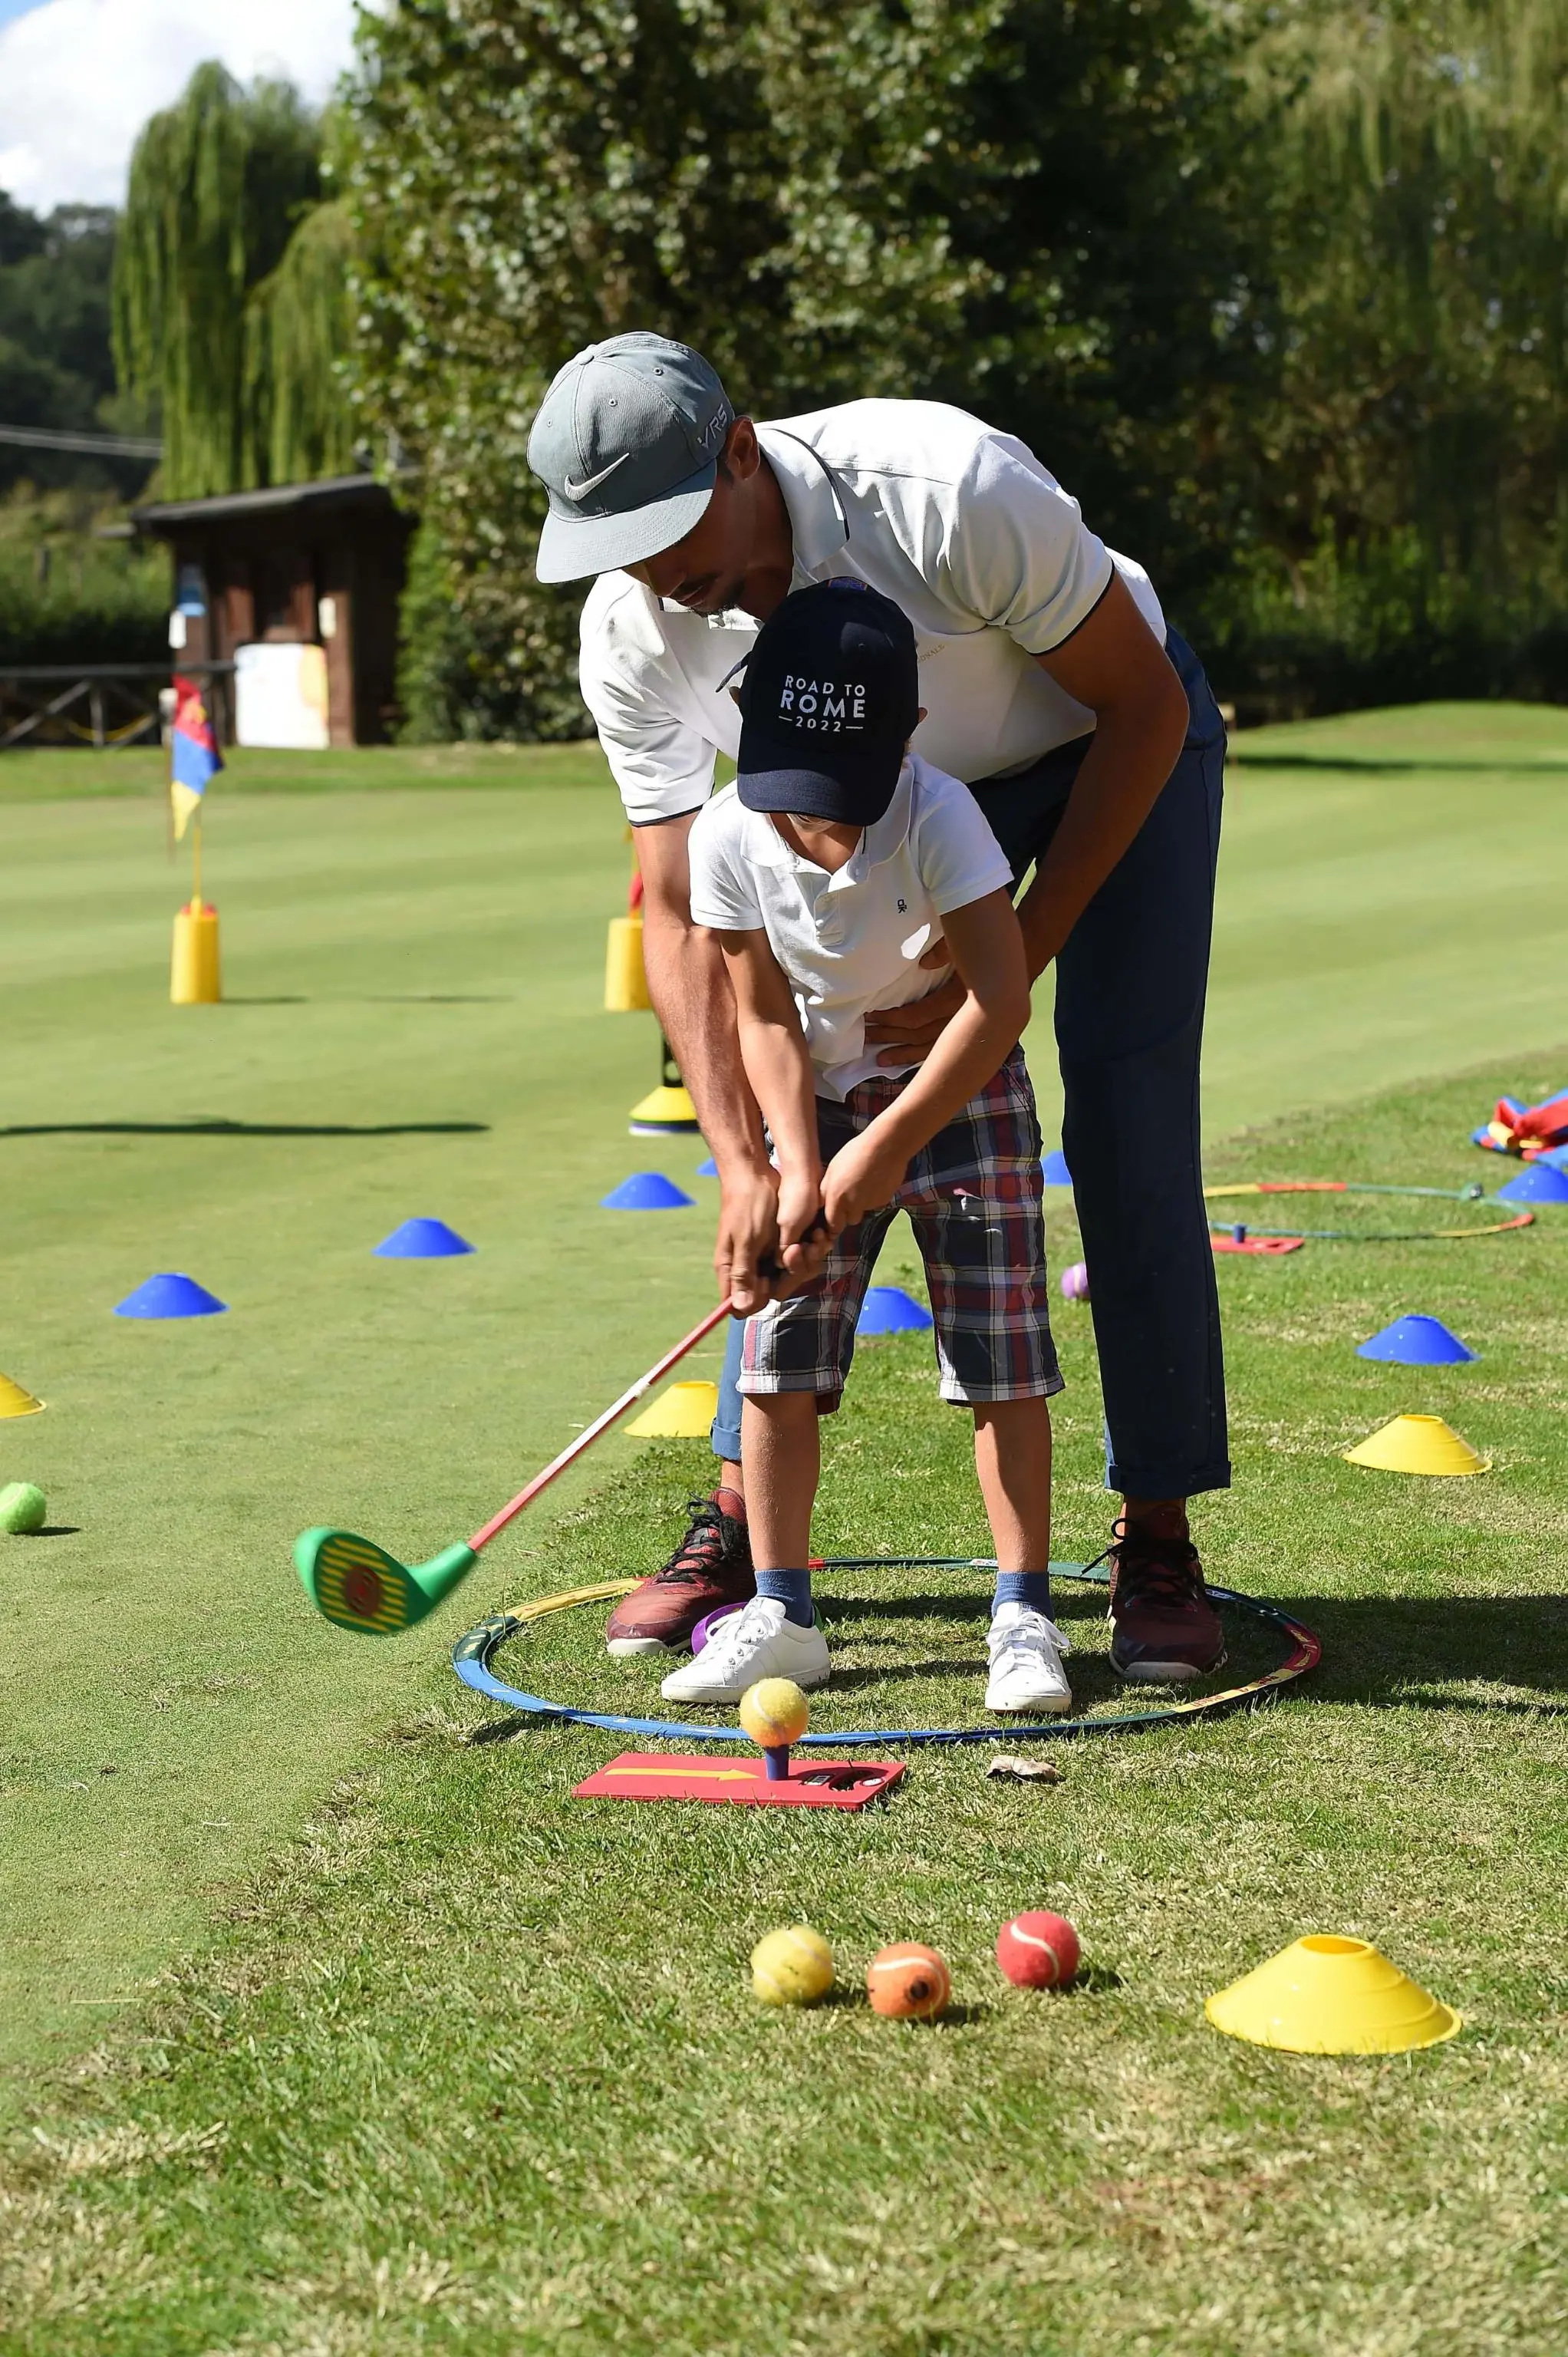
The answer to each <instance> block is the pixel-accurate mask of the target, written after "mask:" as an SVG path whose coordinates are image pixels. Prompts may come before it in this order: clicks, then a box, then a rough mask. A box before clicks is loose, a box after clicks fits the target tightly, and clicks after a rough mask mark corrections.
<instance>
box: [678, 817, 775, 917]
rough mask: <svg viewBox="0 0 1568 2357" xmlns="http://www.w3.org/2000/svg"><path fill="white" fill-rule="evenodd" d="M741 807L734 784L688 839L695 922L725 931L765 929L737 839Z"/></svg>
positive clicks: (695, 822) (697, 822)
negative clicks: (736, 798) (737, 801)
mask: <svg viewBox="0 0 1568 2357" xmlns="http://www.w3.org/2000/svg"><path fill="white" fill-rule="evenodd" d="M738 808H739V805H738V803H736V800H735V790H734V788H733V787H731V788H729V789H728V790H727V791H725V792H724V793H722V794H720V795H719V796H718V797H717V798H716V799H715V800H714V801H713V802H708V803H707V804H706V805H705V806H704V807H703V809H702V810H700V811H699V812H698V813H697V815H696V818H695V819H694V820H693V824H692V832H691V834H689V835H688V837H687V838H686V852H687V856H688V858H689V859H690V861H691V866H692V922H693V924H694V925H710V926H712V928H713V930H714V931H715V932H719V933H757V932H761V931H764V930H765V922H764V919H763V914H762V906H761V903H760V901H759V900H758V899H757V890H756V887H755V885H754V884H753V881H752V877H751V871H750V869H749V868H748V867H747V866H746V861H745V860H744V859H743V858H742V856H741V855H740V848H739V845H738V844H737V842H736V826H735V814H736V811H737V810H738Z"/></svg>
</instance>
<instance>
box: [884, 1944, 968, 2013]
mask: <svg viewBox="0 0 1568 2357" xmlns="http://www.w3.org/2000/svg"><path fill="white" fill-rule="evenodd" d="M865 1992H866V1995H867V1996H869V1997H870V1999H871V2010H872V2011H873V2013H885V2014H887V2015H889V2016H891V2018H893V2019H894V2020H896V2021H930V2020H932V2019H934V2018H935V2017H936V2016H937V2015H938V2014H939V2013H945V2012H946V2011H947V2007H948V2000H949V1998H950V1996H952V1978H951V1975H950V1973H949V1971H948V1968H947V1966H946V1964H944V1963H943V1962H942V1959H941V1958H940V1956H939V1955H938V1953H937V1952H936V1950H935V1949H934V1948H922V1947H921V1945H920V1943H919V1942H918V1940H897V1941H895V1942H894V1943H893V1945H892V1946H891V1947H890V1948H878V1950H877V1952H876V1953H875V1955H874V1956H873V1958H872V1959H871V1963H870V1965H869V1966H868V1968H867V1971H866V1975H865Z"/></svg>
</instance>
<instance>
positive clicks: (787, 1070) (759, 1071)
mask: <svg viewBox="0 0 1568 2357" xmlns="http://www.w3.org/2000/svg"><path fill="white" fill-rule="evenodd" d="M716 938H717V939H718V941H719V942H722V943H723V946H724V960H725V967H726V968H727V970H728V974H729V979H730V984H731V986H732V987H733V989H734V992H735V1004H736V1029H737V1031H738V1034H739V1039H740V1052H741V1058H742V1060H743V1062H744V1063H745V1066H746V1078H747V1079H748V1080H749V1082H751V1086H752V1089H753V1092H755V1095H756V1098H757V1103H758V1105H759V1106H760V1107H761V1109H762V1117H763V1119H764V1120H765V1121H766V1122H767V1124H768V1135H769V1136H770V1137H771V1139H772V1140H773V1148H774V1152H775V1153H776V1154H777V1155H778V1157H779V1249H778V1258H779V1263H780V1264H781V1265H782V1267H783V1269H784V1272H785V1275H784V1279H783V1281H782V1282H780V1281H779V1280H778V1279H777V1278H776V1279H775V1281H774V1284H773V1286H772V1290H773V1293H774V1295H775V1296H776V1297H782V1296H783V1295H784V1294H787V1293H790V1292H792V1291H793V1290H794V1288H795V1286H797V1285H800V1284H802V1283H804V1282H805V1281H806V1280H807V1279H809V1278H811V1277H812V1276H814V1275H816V1273H817V1269H818V1267H819V1266H820V1265H821V1262H822V1254H823V1250H824V1246H823V1245H822V1244H820V1243H806V1241H805V1237H806V1231H807V1230H808V1228H810V1227H811V1225H812V1224H813V1222H815V1221H816V1219H817V1216H818V1213H819V1211H820V1209H821V1206H822V1153H821V1150H820V1146H819V1144H818V1138H817V1092H816V1082H815V1076H814V1074H813V1073H812V1071H811V1058H810V1056H809V1055H808V1054H807V1052H806V1039H805V1034H804V1032H803V1031H802V1030H801V1028H800V1009H799V1007H798V1006H796V1004H795V998H794V994H793V992H792V991H791V990H790V988H789V982H788V980H787V978H786V976H785V974H784V971H783V968H782V967H781V966H780V965H779V961H778V959H777V958H776V957H775V956H774V954H773V951H772V949H771V947H770V946H769V943H768V936H767V934H766V933H765V932H759V931H748V932H734V933H732V932H723V933H720V934H718V935H717V936H716Z"/></svg>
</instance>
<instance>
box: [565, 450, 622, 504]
mask: <svg viewBox="0 0 1568 2357" xmlns="http://www.w3.org/2000/svg"><path fill="white" fill-rule="evenodd" d="M630 456H631V452H630V451H629V450H623V451H622V452H621V454H620V457H618V458H612V459H611V460H610V463H609V465H608V466H607V467H604V468H601V469H600V471H599V472H598V473H597V474H596V475H588V476H586V477H585V479H584V480H583V481H582V482H580V483H575V482H574V481H573V480H572V478H571V476H570V475H567V476H565V477H564V478H563V479H562V484H561V489H562V490H564V492H565V494H566V497H567V498H568V499H569V500H585V499H586V498H587V496H588V493H589V492H590V491H596V490H598V488H599V485H600V484H601V483H607V482H608V481H609V479H610V477H611V476H612V475H613V474H614V473H615V470H616V468H618V467H624V466H625V464H626V462H627V460H628V458H629V457H630Z"/></svg>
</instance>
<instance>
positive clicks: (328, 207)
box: [244, 201, 354, 483]
mask: <svg viewBox="0 0 1568 2357" xmlns="http://www.w3.org/2000/svg"><path fill="white" fill-rule="evenodd" d="M353 267H354V230H353V224H352V222H351V221H350V219H349V210H348V207H347V205H345V204H344V203H342V202H341V201H335V202H332V203H329V204H320V205H315V206H313V207H312V208H311V210H310V211H309V212H307V213H306V216H305V219H304V220H303V221H301V222H300V224H299V227H298V228H297V229H296V230H295V233H294V235H293V236H292V237H291V238H290V240H289V242H288V244H287V246H286V247H285V250H284V257H283V260H282V261H281V262H280V263H279V264H278V266H277V268H276V269H275V270H274V271H273V272H272V274H270V276H268V277H266V278H263V281H262V283H261V285H259V286H257V287H256V288H254V289H253V291H252V294H251V296H249V298H248V300H247V302H246V305H245V385H244V399H245V428H246V436H247V446H248V447H247V462H248V467H249V469H250V471H249V474H248V476H247V479H248V480H252V481H256V482H272V483H289V482H309V481H313V480H316V479H319V478H320V477H322V476H324V475H344V474H347V473H348V472H349V468H351V467H352V465H353V463H354V427H353V414H352V411H351V408H350V405H349V393H348V389H347V386H346V384H345V382H344V371H345V363H346V360H347V356H348V353H349V347H350V345H351V343H352V340H353V332H354V301H353V294H352V273H353Z"/></svg>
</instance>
